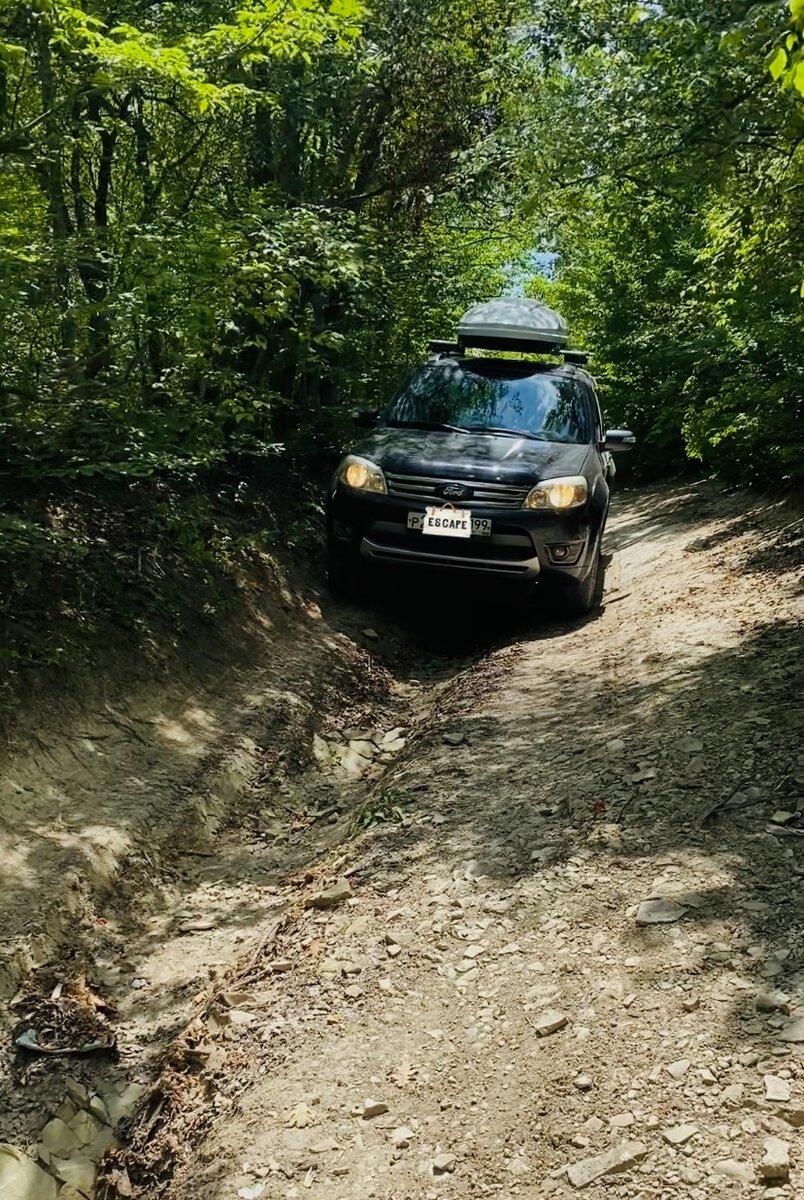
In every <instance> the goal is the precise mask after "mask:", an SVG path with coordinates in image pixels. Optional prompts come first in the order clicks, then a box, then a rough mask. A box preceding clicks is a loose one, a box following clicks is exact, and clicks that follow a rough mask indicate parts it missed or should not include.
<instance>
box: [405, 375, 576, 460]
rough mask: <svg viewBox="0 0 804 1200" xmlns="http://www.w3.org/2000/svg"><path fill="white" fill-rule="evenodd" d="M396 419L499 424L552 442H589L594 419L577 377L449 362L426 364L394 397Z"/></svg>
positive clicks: (476, 425) (409, 422)
mask: <svg viewBox="0 0 804 1200" xmlns="http://www.w3.org/2000/svg"><path fill="white" fill-rule="evenodd" d="M385 419H386V421H387V422H389V423H390V424H394V425H416V424H436V425H438V424H444V425H453V426H456V427H459V428H461V429H482V428H489V427H490V428H499V429H504V430H508V431H510V432H512V433H523V434H526V435H528V436H530V437H539V438H543V439H544V440H545V441H549V442H573V443H582V444H584V443H589V442H591V441H593V440H594V435H593V429H594V419H593V417H592V412H591V405H590V402H589V397H588V395H587V394H586V392H585V389H584V388H583V387H582V386H581V385H580V384H579V383H578V382H577V381H576V380H574V379H571V378H565V377H562V376H560V375H548V374H546V373H539V374H535V375H524V374H523V373H522V372H521V370H519V371H517V370H516V369H515V368H514V369H512V370H511V373H510V374H508V373H504V372H501V371H500V368H499V366H498V365H495V367H494V368H492V369H488V368H486V369H484V368H483V367H482V366H481V365H478V366H477V367H475V366H472V367H469V366H468V365H466V364H465V363H457V362H445V363H438V364H434V365H432V366H427V367H421V368H420V369H419V370H417V371H415V372H414V373H413V375H412V376H411V377H410V378H409V379H408V381H407V383H406V384H405V385H404V386H403V387H402V389H401V390H400V391H399V392H398V393H397V395H396V396H395V397H394V399H393V400H392V401H391V404H390V405H389V407H388V409H387V410H386V413H385Z"/></svg>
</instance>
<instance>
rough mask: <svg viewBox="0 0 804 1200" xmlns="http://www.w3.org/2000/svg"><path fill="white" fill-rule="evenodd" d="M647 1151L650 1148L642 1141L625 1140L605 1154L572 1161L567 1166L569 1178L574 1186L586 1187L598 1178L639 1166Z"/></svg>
mask: <svg viewBox="0 0 804 1200" xmlns="http://www.w3.org/2000/svg"><path fill="white" fill-rule="evenodd" d="M647 1153H648V1148H647V1146H646V1145H644V1143H642V1142H623V1143H622V1145H620V1146H615V1147H614V1148H613V1149H611V1150H607V1151H606V1153H605V1154H598V1155H596V1156H595V1157H594V1158H584V1159H582V1160H581V1162H578V1163H571V1164H570V1165H569V1166H568V1167H567V1178H568V1179H569V1181H570V1183H571V1184H572V1186H573V1187H575V1188H585V1187H588V1186H589V1184H590V1183H594V1182H595V1180H596V1179H602V1178H603V1177H604V1176H606V1175H616V1174H619V1172H620V1171H628V1170H629V1169H630V1168H631V1167H635V1166H637V1164H638V1163H640V1162H642V1160H643V1158H646V1157H647Z"/></svg>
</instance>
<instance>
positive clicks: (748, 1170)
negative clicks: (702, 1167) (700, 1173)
mask: <svg viewBox="0 0 804 1200" xmlns="http://www.w3.org/2000/svg"><path fill="white" fill-rule="evenodd" d="M712 1169H713V1170H714V1171H716V1172H717V1174H718V1175H725V1176H726V1178H727V1179H737V1180H738V1181H739V1182H740V1183H753V1182H754V1178H755V1176H754V1168H753V1167H752V1166H751V1164H750V1163H746V1162H738V1161H737V1159H736V1158H721V1159H720V1161H719V1162H716V1163H715V1164H714V1166H713V1168H712Z"/></svg>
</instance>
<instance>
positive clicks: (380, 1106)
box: [360, 1100, 388, 1121]
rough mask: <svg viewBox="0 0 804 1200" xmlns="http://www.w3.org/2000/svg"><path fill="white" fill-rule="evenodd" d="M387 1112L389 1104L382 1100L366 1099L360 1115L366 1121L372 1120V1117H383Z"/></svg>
mask: <svg viewBox="0 0 804 1200" xmlns="http://www.w3.org/2000/svg"><path fill="white" fill-rule="evenodd" d="M387 1112H388V1105H387V1104H384V1103H383V1102H382V1100H364V1101H363V1107H362V1109H361V1110H360V1116H361V1117H362V1118H363V1120H364V1121H370V1120H371V1118H372V1117H381V1116H382V1115H383V1113H387Z"/></svg>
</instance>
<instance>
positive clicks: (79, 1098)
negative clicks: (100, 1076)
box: [64, 1076, 89, 1108]
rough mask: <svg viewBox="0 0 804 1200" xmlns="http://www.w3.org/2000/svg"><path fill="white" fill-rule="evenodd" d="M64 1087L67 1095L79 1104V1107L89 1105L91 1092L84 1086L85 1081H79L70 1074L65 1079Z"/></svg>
mask: <svg viewBox="0 0 804 1200" xmlns="http://www.w3.org/2000/svg"><path fill="white" fill-rule="evenodd" d="M64 1087H65V1089H66V1092H67V1095H68V1096H69V1097H70V1099H71V1100H72V1101H73V1103H74V1104H77V1105H78V1107H79V1108H88V1107H89V1092H88V1091H87V1089H86V1088H85V1087H84V1085H83V1083H79V1082H78V1080H77V1079H71V1078H70V1077H69V1076H68V1078H67V1079H65V1081H64Z"/></svg>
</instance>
